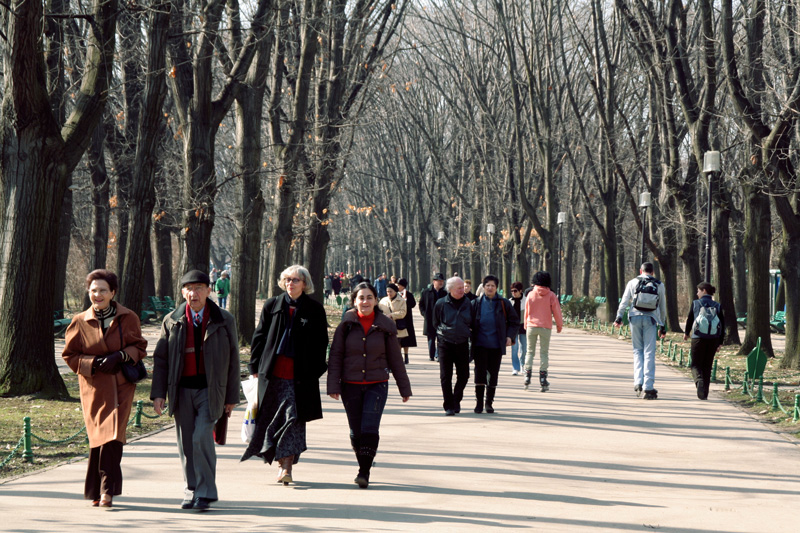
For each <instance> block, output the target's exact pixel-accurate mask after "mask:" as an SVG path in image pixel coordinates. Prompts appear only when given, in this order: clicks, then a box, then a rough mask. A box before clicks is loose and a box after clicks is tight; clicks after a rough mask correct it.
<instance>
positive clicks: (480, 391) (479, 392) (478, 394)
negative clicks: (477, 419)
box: [475, 385, 486, 414]
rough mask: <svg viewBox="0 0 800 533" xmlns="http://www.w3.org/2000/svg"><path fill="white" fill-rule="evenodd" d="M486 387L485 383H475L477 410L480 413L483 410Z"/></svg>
mask: <svg viewBox="0 0 800 533" xmlns="http://www.w3.org/2000/svg"><path fill="white" fill-rule="evenodd" d="M485 388H486V387H485V386H484V385H475V400H476V401H475V412H476V413H479V414H480V413H482V412H483V390H484V389H485Z"/></svg>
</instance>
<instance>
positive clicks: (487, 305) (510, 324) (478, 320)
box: [472, 274, 519, 413]
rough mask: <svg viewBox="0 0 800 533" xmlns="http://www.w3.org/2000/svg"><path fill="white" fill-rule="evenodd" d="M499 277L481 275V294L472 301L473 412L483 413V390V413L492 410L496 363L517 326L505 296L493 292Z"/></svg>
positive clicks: (516, 320)
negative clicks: (482, 276)
mask: <svg viewBox="0 0 800 533" xmlns="http://www.w3.org/2000/svg"><path fill="white" fill-rule="evenodd" d="M499 284H500V280H499V279H497V277H496V276H492V275H491V274H490V275H488V276H486V277H485V278H483V283H482V285H483V294H482V295H481V296H479V297H478V298H477V299H476V300H473V301H472V315H473V319H472V320H473V322H472V358H473V360H474V361H475V399H476V402H477V403H476V404H475V412H476V413H482V412H483V405H484V404H483V392H484V389H486V412H487V413H494V407H493V405H492V404H493V403H494V394H495V391H496V390H497V378H498V375H499V374H500V362H501V361H502V359H503V356H504V355H505V354H506V347H507V346H511V345H512V344H514V342H515V339H516V338H517V330H518V329H519V315H517V313H516V311H514V306H513V305H512V304H511V302H509V301H508V299H506V298H503V297H502V296H500V295H499V294H497V286H498V285H499Z"/></svg>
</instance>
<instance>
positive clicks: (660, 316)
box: [617, 274, 667, 326]
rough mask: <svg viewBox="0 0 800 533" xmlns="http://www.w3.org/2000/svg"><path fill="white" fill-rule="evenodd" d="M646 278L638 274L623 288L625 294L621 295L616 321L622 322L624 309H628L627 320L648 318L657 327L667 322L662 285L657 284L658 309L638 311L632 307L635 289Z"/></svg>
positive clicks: (664, 294) (664, 291) (665, 299)
mask: <svg viewBox="0 0 800 533" xmlns="http://www.w3.org/2000/svg"><path fill="white" fill-rule="evenodd" d="M645 277H647V274H640V275H639V276H636V277H635V278H633V279H632V280H630V281H629V282H628V284H627V285H626V286H625V292H624V293H623V295H622V300H621V301H620V302H619V308H618V309H617V321H619V322H621V321H622V315H623V314H625V309H627V308H629V307H630V311H628V318H631V317H635V316H649V317H652V318H653V319H654V320H655V321H656V323H657V324H658V325H659V326H664V324H666V322H667V298H666V290H665V289H664V284H663V283H661V282H659V284H658V307H657V308H656V309H654V310H653V311H640V310H638V309H636V308H635V307H633V297H634V295H635V294H636V287H637V286H638V285H639V282H640V281H641V280H642V279H644V278H645Z"/></svg>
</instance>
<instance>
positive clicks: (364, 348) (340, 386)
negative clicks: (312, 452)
mask: <svg viewBox="0 0 800 533" xmlns="http://www.w3.org/2000/svg"><path fill="white" fill-rule="evenodd" d="M377 297H378V292H377V291H376V290H375V287H373V286H372V285H370V284H369V283H359V284H358V285H356V286H355V289H354V290H353V293H352V294H351V295H350V304H351V305H352V306H353V307H354V309H351V310H350V311H348V312H347V313H345V317H344V320H343V321H342V322H341V323H340V324H339V326H338V327H337V328H336V332H335V333H334V334H333V343H332V344H331V353H330V359H329V361H328V395H329V396H330V397H331V398H333V399H334V400H338V399H339V398H340V397H341V399H342V402H343V403H344V409H345V412H346V413H347V423H348V425H349V426H350V444H351V446H352V447H353V451H354V452H355V454H356V459H357V461H358V474H356V478H355V483H356V484H357V485H358V486H359V487H361V488H362V489H365V488H367V487H368V486H369V476H370V470H371V468H372V463H373V460H374V459H375V454H376V453H377V451H378V442H379V441H380V432H379V430H380V423H381V416H382V415H383V409H384V407H385V406H386V399H387V397H388V394H389V373H390V372H391V375H392V376H394V380H395V383H397V388H398V389H399V391H400V396H401V397H402V398H403V402H407V401H408V399H409V398H410V397H411V384H410V383H409V380H408V375H407V374H406V367H405V365H404V364H403V359H402V357H401V356H400V344H399V343H398V342H397V327H396V326H395V323H394V321H393V320H392V319H390V318H389V317H387V316H386V315H384V314H383V312H382V311H381V310H380V308H379V307H378V306H377V305H376V304H377V301H378V299H377ZM397 299H401V298H399V297H398V298H397ZM404 303H405V302H404Z"/></svg>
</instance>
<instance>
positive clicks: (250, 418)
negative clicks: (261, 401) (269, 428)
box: [242, 376, 258, 442]
mask: <svg viewBox="0 0 800 533" xmlns="http://www.w3.org/2000/svg"><path fill="white" fill-rule="evenodd" d="M242 390H243V391H244V397H245V398H246V399H247V409H246V410H245V412H244V420H242V442H250V439H252V438H253V433H254V432H255V430H256V414H258V380H257V379H255V378H253V377H252V376H250V379H248V380H247V381H242Z"/></svg>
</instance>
